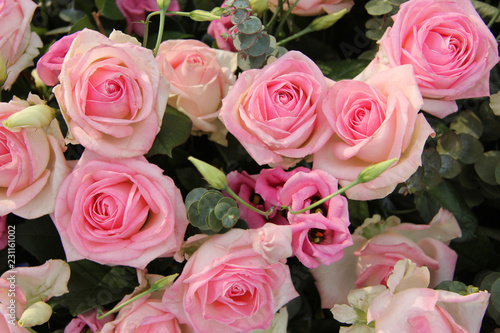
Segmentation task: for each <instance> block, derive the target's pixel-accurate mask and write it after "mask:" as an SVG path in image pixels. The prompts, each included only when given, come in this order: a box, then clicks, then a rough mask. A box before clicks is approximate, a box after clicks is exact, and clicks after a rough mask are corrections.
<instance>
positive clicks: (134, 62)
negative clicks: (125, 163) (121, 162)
mask: <svg viewBox="0 0 500 333" xmlns="http://www.w3.org/2000/svg"><path fill="white" fill-rule="evenodd" d="M117 41H119V42H117ZM126 41H128V42H126ZM59 80H60V84H59V85H57V86H56V87H54V89H53V91H54V94H55V96H56V98H57V101H58V103H59V106H60V107H61V112H62V114H63V116H64V119H65V120H66V122H67V124H68V128H69V133H68V136H67V140H68V141H70V142H71V143H80V144H82V145H83V146H84V147H85V148H87V149H90V150H93V151H95V152H97V153H100V154H102V155H106V156H109V157H120V158H123V157H133V156H138V155H143V154H145V153H147V152H148V150H149V149H150V148H151V146H152V144H153V141H154V139H155V136H156V134H157V133H158V132H159V130H160V126H161V122H162V118H163V114H164V112H165V107H166V103H167V97H168V93H169V88H168V82H167V81H166V80H165V78H164V77H163V76H162V75H161V73H160V72H159V69H158V65H157V63H156V61H155V59H154V56H153V53H152V52H151V50H148V49H146V48H143V47H141V46H140V45H138V42H137V40H135V39H133V38H131V37H129V36H126V35H124V34H122V33H120V32H118V31H114V32H113V33H112V34H111V35H110V38H107V37H106V36H103V35H102V34H100V33H98V32H96V31H92V30H88V29H84V30H82V31H80V33H79V34H78V36H77V37H76V38H75V39H74V40H73V43H72V44H71V47H70V49H69V50H68V53H67V54H66V57H65V60H64V62H63V64H62V68H61V73H60V75H59Z"/></svg>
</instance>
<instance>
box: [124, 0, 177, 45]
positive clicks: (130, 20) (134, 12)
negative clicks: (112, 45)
mask: <svg viewBox="0 0 500 333" xmlns="http://www.w3.org/2000/svg"><path fill="white" fill-rule="evenodd" d="M116 5H117V6H118V9H120V11H121V12H122V14H123V16H125V19H126V20H127V33H129V34H131V33H132V32H133V33H135V34H136V35H138V36H141V37H142V36H144V23H141V21H145V20H146V12H156V11H158V2H157V1H156V0H116ZM168 10H171V11H179V3H178V2H177V0H171V2H170V6H169V7H168Z"/></svg>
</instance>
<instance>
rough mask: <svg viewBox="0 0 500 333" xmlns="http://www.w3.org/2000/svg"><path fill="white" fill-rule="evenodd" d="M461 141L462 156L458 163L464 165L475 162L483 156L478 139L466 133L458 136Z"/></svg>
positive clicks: (481, 146)
mask: <svg viewBox="0 0 500 333" xmlns="http://www.w3.org/2000/svg"><path fill="white" fill-rule="evenodd" d="M458 136H459V137H460V140H461V141H462V147H463V150H462V154H461V155H460V161H461V162H463V163H466V164H471V163H474V162H476V161H477V160H479V159H480V158H481V156H483V152H484V148H483V145H482V143H481V141H479V140H478V139H476V138H475V137H473V136H472V135H470V134H467V133H460V134H459V135H458Z"/></svg>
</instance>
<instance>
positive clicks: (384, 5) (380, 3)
mask: <svg viewBox="0 0 500 333" xmlns="http://www.w3.org/2000/svg"><path fill="white" fill-rule="evenodd" d="M365 9H366V11H367V12H368V14H370V15H372V16H377V15H384V14H387V13H389V12H390V11H391V10H392V5H391V4H390V3H389V2H388V1H386V0H370V1H368V2H367V3H366V4H365Z"/></svg>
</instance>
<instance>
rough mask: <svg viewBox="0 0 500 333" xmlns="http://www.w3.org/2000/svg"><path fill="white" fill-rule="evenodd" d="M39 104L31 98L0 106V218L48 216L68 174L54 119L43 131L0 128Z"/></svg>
mask: <svg viewBox="0 0 500 333" xmlns="http://www.w3.org/2000/svg"><path fill="white" fill-rule="evenodd" d="M42 103H44V102H42V100H41V99H40V98H39V97H38V96H35V95H30V96H29V97H28V100H27V101H23V100H20V99H19V98H16V97H14V99H13V100H11V101H10V102H9V103H0V143H1V144H0V156H1V157H2V158H1V159H0V170H1V172H0V216H5V215H7V214H9V213H14V214H16V215H18V216H21V217H24V218H27V219H33V218H37V217H40V216H43V215H46V214H49V213H52V212H53V210H54V204H55V196H56V193H57V190H58V188H59V185H60V184H61V182H62V181H63V179H64V177H66V176H67V175H68V173H69V171H70V170H69V166H68V164H67V162H66V159H65V158H64V155H63V151H64V150H65V149H66V148H65V147H64V140H63V137H62V134H61V130H60V129H59V124H58V122H57V120H52V122H51V123H50V125H49V126H48V128H46V129H40V128H21V129H19V130H18V131H15V132H13V131H10V130H8V129H6V128H5V127H3V125H1V121H4V120H6V119H7V118H8V117H9V116H10V115H12V114H15V113H17V112H19V111H22V110H23V109H25V108H27V107H29V106H31V105H35V104H42Z"/></svg>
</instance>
